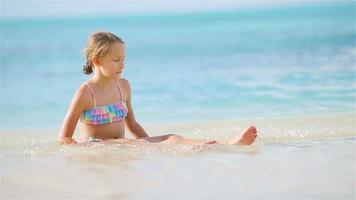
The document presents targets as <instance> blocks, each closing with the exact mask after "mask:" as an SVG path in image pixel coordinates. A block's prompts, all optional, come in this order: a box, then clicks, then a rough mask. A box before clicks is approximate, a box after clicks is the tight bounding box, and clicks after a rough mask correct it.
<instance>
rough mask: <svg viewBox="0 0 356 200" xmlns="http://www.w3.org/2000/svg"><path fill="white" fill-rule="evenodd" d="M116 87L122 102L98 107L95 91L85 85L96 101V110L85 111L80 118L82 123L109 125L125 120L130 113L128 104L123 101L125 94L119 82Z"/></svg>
mask: <svg viewBox="0 0 356 200" xmlns="http://www.w3.org/2000/svg"><path fill="white" fill-rule="evenodd" d="M115 82H116V85H117V88H118V90H119V93H120V97H121V101H120V102H117V103H113V104H108V105H103V106H96V101H95V96H94V92H93V89H92V88H91V86H90V85H89V84H88V83H84V85H85V86H87V87H88V88H89V89H90V92H91V95H92V97H93V101H94V108H91V109H89V110H85V111H83V113H82V114H81V116H80V121H81V122H83V123H86V124H94V125H98V124H108V123H111V122H117V121H121V120H123V119H124V118H125V117H126V116H127V113H128V110H127V107H126V102H125V101H124V100H123V99H124V98H123V95H122V94H123V93H122V90H121V87H120V85H119V83H118V82H117V81H115Z"/></svg>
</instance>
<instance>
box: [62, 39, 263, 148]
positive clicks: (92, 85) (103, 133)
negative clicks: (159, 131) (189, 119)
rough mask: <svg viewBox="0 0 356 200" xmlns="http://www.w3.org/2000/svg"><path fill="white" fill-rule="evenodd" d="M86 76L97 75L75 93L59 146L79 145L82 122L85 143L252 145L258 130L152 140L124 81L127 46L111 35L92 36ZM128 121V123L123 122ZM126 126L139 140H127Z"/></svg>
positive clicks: (84, 70) (169, 136)
mask: <svg viewBox="0 0 356 200" xmlns="http://www.w3.org/2000/svg"><path fill="white" fill-rule="evenodd" d="M86 59H87V61H86V65H85V66H84V68H83V72H84V73H85V74H91V73H92V72H94V75H93V76H92V78H91V79H90V80H88V81H87V82H85V83H83V84H82V85H81V86H80V87H79V88H78V90H77V91H76V93H75V95H74V97H73V100H72V102H71V105H70V107H69V109H68V112H67V115H66V117H65V119H64V121H63V124H62V126H61V129H60V133H59V137H58V141H59V143H60V144H74V143H77V141H75V140H74V139H73V138H72V136H73V133H74V130H75V127H76V125H77V122H78V120H79V119H80V121H81V125H82V127H83V129H84V132H83V133H82V134H81V137H80V141H82V142H87V141H90V142H110V143H120V144H141V143H146V142H150V143H165V144H192V145H196V144H198V145H199V144H214V143H221V144H244V145H249V144H252V143H253V142H254V141H255V139H256V137H257V131H256V128H255V127H254V126H250V127H249V128H247V129H246V130H245V131H244V132H242V133H241V134H238V135H236V136H235V137H233V138H231V139H229V140H226V141H219V142H218V141H212V140H203V139H188V138H184V137H181V136H178V135H175V134H168V135H162V136H155V137H149V136H148V134H147V133H146V131H145V130H144V129H143V128H142V126H141V125H140V124H139V123H138V122H137V121H136V118H135V114H134V111H133V108H132V104H131V102H132V99H131V86H130V83H129V81H128V80H126V79H123V78H121V74H122V72H123V70H124V61H125V43H124V42H123V41H122V40H121V39H120V38H119V37H117V36H116V35H114V34H112V33H110V32H97V33H94V34H92V35H91V36H90V37H89V40H88V43H87V48H86ZM124 122H125V123H124ZM125 125H126V126H127V127H128V129H129V130H130V131H131V132H132V134H133V135H134V137H135V138H136V139H127V138H125Z"/></svg>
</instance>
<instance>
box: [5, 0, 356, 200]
mask: <svg viewBox="0 0 356 200" xmlns="http://www.w3.org/2000/svg"><path fill="white" fill-rule="evenodd" d="M355 24H356V3H355V2H354V1H318V2H309V3H295V4H285V5H283V6H282V5H267V4H266V5H264V6H260V7H250V8H248V7H246V8H240V9H228V10H221V9H220V10H219V9H217V10H210V11H190V12H171V13H168V12H166V13H164V12H163V13H160V14H152V13H151V14H144V13H142V14H126V15H118V16H111V17H109V16H106V17H98V16H95V15H93V16H91V17H88V16H87V17H66V16H63V17H58V18H53V17H52V18H28V19H2V20H1V35H0V46H1V57H0V62H1V63H0V64H1V90H0V92H1V98H0V100H1V102H0V112H1V115H0V117H1V165H0V166H1V176H0V177H1V185H0V186H1V187H0V189H1V191H2V192H1V194H0V197H2V198H4V199H9V198H16V199H21V198H33V199H38V198H43V199H58V198H65V199H87V198H97V199H110V198H112V199H157V198H161V199H192V198H193V199H217V198H219V199H326V198H327V199H330V198H331V199H354V198H355V197H356V194H355V193H356V191H355V188H356V170H355V169H356V167H355V165H356V164H355V163H356V152H355V149H356V26H355ZM98 30H106V31H111V32H113V33H115V34H117V35H119V36H120V37H121V38H122V39H123V40H124V41H125V44H126V51H127V52H126V56H127V58H126V65H125V71H124V74H123V77H124V78H126V79H128V80H129V81H130V82H131V86H132V93H133V96H132V98H133V109H134V111H135V116H136V118H137V120H138V121H139V122H140V123H141V124H142V125H143V126H144V127H145V129H146V130H147V132H148V133H149V135H152V136H154V135H160V134H167V133H177V134H179V135H182V136H185V137H190V138H210V139H216V140H219V139H226V138H230V137H232V136H234V135H236V133H238V132H241V131H242V130H243V129H244V128H245V127H247V126H248V125H250V124H254V125H255V126H256V127H257V129H258V131H259V137H258V138H257V140H256V143H255V144H254V145H252V146H229V145H219V144H217V145H208V146H198V147H197V146H193V147H192V146H185V145H183V146H179V145H178V146H173V147H172V146H159V145H151V144H147V145H144V146H132V145H118V144H117V145H115V144H112V145H109V144H106V145H105V144H100V143H98V144H95V143H94V144H84V145H82V146H79V147H78V146H60V145H58V144H57V143H56V137H57V134H58V130H59V127H60V125H61V123H62V120H63V118H64V115H65V113H66V110H67V108H68V105H69V103H70V101H71V98H72V96H73V94H74V92H75V90H76V89H77V88H78V87H79V85H80V84H81V83H82V82H84V81H86V80H87V79H89V78H90V76H87V75H84V74H83V73H82V71H81V70H82V66H83V65H84V63H85V58H84V48H85V44H86V40H87V38H88V36H89V34H90V33H92V32H95V31H98ZM77 136H78V134H77V133H76V134H75V136H74V137H77ZM127 136H128V137H131V136H130V134H129V133H127Z"/></svg>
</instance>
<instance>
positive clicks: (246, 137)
mask: <svg viewBox="0 0 356 200" xmlns="http://www.w3.org/2000/svg"><path fill="white" fill-rule="evenodd" d="M256 137H257V130H256V128H255V127H254V126H250V127H249V128H247V129H246V130H245V131H243V132H242V133H240V134H238V135H236V136H235V137H233V138H231V139H228V140H225V141H220V142H218V141H215V140H204V139H189V138H184V137H182V136H179V135H176V134H168V135H161V136H154V137H144V138H140V139H108V140H105V142H112V143H119V144H144V143H147V142H150V143H160V144H190V145H194V144H198V145H199V144H200V145H202V144H216V143H220V144H242V145H250V144H252V143H253V142H254V141H255V139H256Z"/></svg>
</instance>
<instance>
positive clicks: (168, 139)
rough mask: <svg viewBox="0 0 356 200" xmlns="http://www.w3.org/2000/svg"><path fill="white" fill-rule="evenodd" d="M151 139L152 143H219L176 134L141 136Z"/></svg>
mask: <svg viewBox="0 0 356 200" xmlns="http://www.w3.org/2000/svg"><path fill="white" fill-rule="evenodd" d="M141 139H144V140H147V141H149V142H150V143H160V144H215V143H218V142H217V141H214V140H204V139H189V138H184V137H182V136H179V135H176V134H168V135H161V136H154V137H145V138H141Z"/></svg>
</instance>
